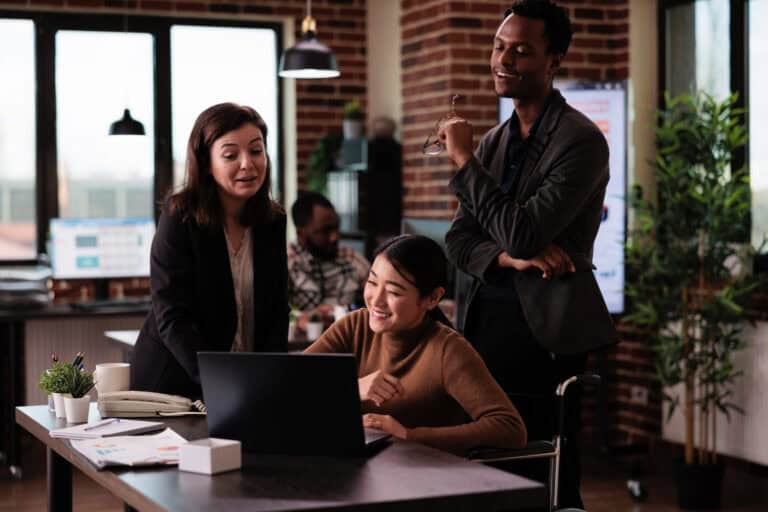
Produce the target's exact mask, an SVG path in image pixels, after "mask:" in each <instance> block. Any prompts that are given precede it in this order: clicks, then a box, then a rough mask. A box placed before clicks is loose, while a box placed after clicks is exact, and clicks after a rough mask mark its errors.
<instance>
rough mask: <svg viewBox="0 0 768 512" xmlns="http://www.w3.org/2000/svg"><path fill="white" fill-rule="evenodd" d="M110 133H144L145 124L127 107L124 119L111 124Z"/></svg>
mask: <svg viewBox="0 0 768 512" xmlns="http://www.w3.org/2000/svg"><path fill="white" fill-rule="evenodd" d="M109 134H110V135H144V134H145V132H144V125H143V124H141V123H140V122H139V121H137V120H135V119H134V118H132V117H131V111H130V110H128V109H125V110H124V111H123V117H122V119H118V120H117V121H115V122H114V123H112V124H111V125H110V126H109Z"/></svg>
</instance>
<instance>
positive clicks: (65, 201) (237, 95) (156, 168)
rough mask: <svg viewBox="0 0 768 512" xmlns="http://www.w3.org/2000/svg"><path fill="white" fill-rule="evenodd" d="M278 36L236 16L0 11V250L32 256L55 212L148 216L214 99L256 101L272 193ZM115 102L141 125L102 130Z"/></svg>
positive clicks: (117, 113)
mask: <svg viewBox="0 0 768 512" xmlns="http://www.w3.org/2000/svg"><path fill="white" fill-rule="evenodd" d="M281 39H282V36H281V27H280V25H278V24H275V23H261V22H259V23H256V22H252V21H248V20H241V19H237V20H224V19H216V20H202V19H189V18H158V17H152V16H119V15H84V14H64V13H55V14H51V13H45V12H29V11H26V12H10V11H0V77H1V78H0V261H9V260H21V261H31V260H34V259H35V258H36V257H37V254H38V253H39V252H41V251H44V250H45V242H46V238H47V237H48V230H49V223H50V219H52V218H55V217H87V218H100V217H101V218H103V217H109V218H121V217H148V216H156V215H157V213H158V211H159V205H160V204H161V202H162V199H163V198H164V197H165V196H166V194H167V193H168V192H169V191H171V190H172V189H173V186H174V184H176V185H180V184H181V182H182V175H183V168H184V159H185V157H186V155H185V145H186V142H187V138H188V136H189V133H190V131H191V129H192V123H193V122H194V120H195V118H196V116H197V115H198V114H199V113H200V112H201V111H202V110H203V109H205V108H207V107H209V106H211V105H212V104H214V103H219V102H223V101H233V102H237V103H242V104H247V105H250V106H252V107H254V108H255V109H256V110H257V111H259V113H260V114H261V115H262V117H263V118H264V120H265V121H266V123H267V125H268V126H269V134H268V136H269V138H268V149H269V155H270V158H271V160H272V183H273V192H274V195H275V196H276V197H278V198H279V197H280V196H281V191H282V173H281V172H280V162H279V161H278V157H279V155H280V154H281V151H280V145H281V141H280V140H279V138H278V134H279V133H280V129H281V127H280V116H279V107H278V106H279V105H280V100H281V96H280V88H279V83H278V79H277V59H278V55H279V54H280V51H281V50H282V48H281V47H280V44H279V41H281ZM124 109H130V114H131V117H133V118H134V119H136V120H138V121H140V122H141V123H142V125H143V126H144V130H145V132H146V135H144V136H116V137H113V136H109V135H108V132H109V128H110V125H111V123H113V122H115V121H117V120H118V119H120V118H121V117H122V116H123V111H124ZM174 171H176V172H175V173H174ZM174 174H176V176H174Z"/></svg>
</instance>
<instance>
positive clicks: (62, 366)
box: [38, 354, 94, 423]
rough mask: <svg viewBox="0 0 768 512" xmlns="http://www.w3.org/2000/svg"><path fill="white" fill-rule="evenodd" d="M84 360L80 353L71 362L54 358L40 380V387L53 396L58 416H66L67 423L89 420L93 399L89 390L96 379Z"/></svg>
mask: <svg viewBox="0 0 768 512" xmlns="http://www.w3.org/2000/svg"><path fill="white" fill-rule="evenodd" d="M82 361H83V358H82V355H80V354H78V356H77V357H75V359H74V361H72V362H71V363H65V362H62V361H57V360H54V362H53V366H52V367H51V368H49V369H47V370H45V371H43V373H42V374H41V375H40V382H38V387H39V388H40V389H42V390H43V391H45V392H46V393H50V394H51V396H53V402H54V405H55V411H56V417H57V418H66V419H67V423H84V422H86V421H88V409H89V405H90V401H91V398H90V397H89V396H88V392H89V391H90V390H91V389H93V385H94V381H93V373H91V372H89V371H86V370H85V368H84V366H83V364H82Z"/></svg>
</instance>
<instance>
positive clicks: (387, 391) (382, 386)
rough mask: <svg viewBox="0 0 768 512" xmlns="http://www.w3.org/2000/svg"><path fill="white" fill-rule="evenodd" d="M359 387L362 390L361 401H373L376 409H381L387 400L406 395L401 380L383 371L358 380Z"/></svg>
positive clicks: (377, 371)
mask: <svg viewBox="0 0 768 512" xmlns="http://www.w3.org/2000/svg"><path fill="white" fill-rule="evenodd" d="M357 387H358V389H359V390H360V400H362V401H366V400H371V401H372V402H373V403H375V404H376V407H381V404H383V403H384V402H386V401H387V400H391V399H392V398H394V397H396V396H398V395H402V394H404V393H405V389H403V385H402V384H400V379H398V378H397V377H394V376H392V375H390V374H388V373H384V372H382V371H381V370H376V371H375V372H373V373H370V374H368V375H366V376H365V377H362V378H360V379H357Z"/></svg>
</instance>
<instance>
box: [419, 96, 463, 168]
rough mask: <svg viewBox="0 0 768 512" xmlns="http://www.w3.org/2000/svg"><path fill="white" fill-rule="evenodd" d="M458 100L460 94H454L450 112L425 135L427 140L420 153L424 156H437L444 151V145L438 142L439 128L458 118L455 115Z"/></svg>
mask: <svg viewBox="0 0 768 512" xmlns="http://www.w3.org/2000/svg"><path fill="white" fill-rule="evenodd" d="M460 98H461V94H454V95H453V96H451V111H450V112H448V114H447V115H445V116H443V117H441V118H440V119H439V120H438V121H437V123H435V128H434V129H433V130H432V131H431V132H430V133H429V135H427V140H425V141H424V145H423V146H422V147H421V152H422V153H424V154H425V155H439V154H440V153H442V152H443V151H445V144H444V143H443V141H441V140H440V137H439V136H438V133H439V132H440V127H441V126H442V125H443V123H445V122H446V121H448V120H449V119H452V118H454V117H458V116H457V115H456V101H457V100H459V99H460Z"/></svg>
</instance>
